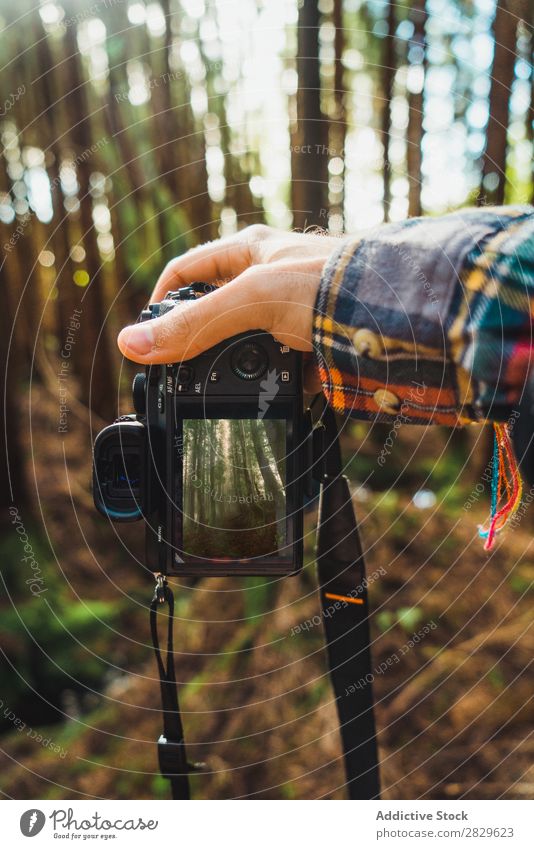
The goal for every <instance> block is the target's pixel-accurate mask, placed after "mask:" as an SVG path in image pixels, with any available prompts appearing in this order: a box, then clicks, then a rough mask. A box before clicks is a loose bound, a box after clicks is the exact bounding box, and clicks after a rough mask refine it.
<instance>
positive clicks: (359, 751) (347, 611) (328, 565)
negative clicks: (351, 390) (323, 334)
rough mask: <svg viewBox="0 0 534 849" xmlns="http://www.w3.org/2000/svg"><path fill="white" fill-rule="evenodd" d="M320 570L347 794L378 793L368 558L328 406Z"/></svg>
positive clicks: (355, 796)
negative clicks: (366, 569)
mask: <svg viewBox="0 0 534 849" xmlns="http://www.w3.org/2000/svg"><path fill="white" fill-rule="evenodd" d="M322 425H323V427H324V437H323V446H324V450H323V452H322V456H323V458H324V459H323V471H324V474H323V477H322V481H321V493H320V501H319V519H318V524H317V571H318V577H319V590H320V597H321V604H322V613H323V622H324V630H325V637H326V647H327V653H328V667H329V671H330V680H331V681H332V686H333V689H334V694H335V698H336V707H337V712H338V717H339V726H340V732H341V741H342V746H343V756H344V761H345V771H346V776H347V790H348V796H349V799H377V798H380V778H379V770H378V754H377V745H376V733H375V720H374V710H373V689H372V680H373V675H372V671H371V670H372V666H371V649H370V637H369V619H368V616H369V609H368V601H367V580H366V575H365V561H364V557H363V552H362V546H361V542H360V535H359V532H358V525H357V521H356V516H355V513H354V508H353V505H352V498H351V494H350V490H349V486H348V481H347V478H346V477H345V476H344V475H343V474H342V464H341V452H340V447H339V440H338V432H337V425H336V420H335V416H334V413H333V412H332V410H331V409H330V408H329V407H325V409H324V410H323V414H322Z"/></svg>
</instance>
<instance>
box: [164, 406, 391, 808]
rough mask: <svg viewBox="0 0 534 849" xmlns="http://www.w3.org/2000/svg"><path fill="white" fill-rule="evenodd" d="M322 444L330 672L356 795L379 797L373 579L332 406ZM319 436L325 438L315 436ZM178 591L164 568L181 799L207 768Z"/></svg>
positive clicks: (170, 763) (175, 774)
mask: <svg viewBox="0 0 534 849" xmlns="http://www.w3.org/2000/svg"><path fill="white" fill-rule="evenodd" d="M316 430H317V432H318V435H320V436H322V444H321V445H318V444H317V446H316V447H317V450H318V452H319V455H320V459H319V461H318V462H317V463H316V474H317V473H319V474H318V476H320V479H321V491H320V498H319V516H318V523H317V569H318V577H319V589H320V597H321V605H322V613H323V620H324V630H325V637H326V647H327V655H328V666H329V672H330V679H331V681H332V686H333V689H334V694H335V699H336V707H337V713H338V717H339V725H340V732H341V742H342V747H343V757H344V763H345V771H346V776H347V790H348V796H349V798H350V799H377V798H379V797H380V780H379V771H378V756H377V746H376V735H375V721H374V711H373V691H372V680H373V675H372V667H371V651H370V645H369V621H368V604H367V581H366V577H365V561H364V557H363V552H362V547H361V543H360V536H359V533H358V526H357V522H356V517H355V514H354V508H353V505H352V498H351V495H350V490H349V486H348V481H347V478H346V477H345V476H344V475H343V474H342V462H341V451H340V447H339V440H338V431H337V425H336V420H335V416H334V413H333V412H332V410H331V409H330V408H329V407H327V406H325V408H324V410H323V413H322V417H321V425H320V427H319V428H317V429H316ZM315 441H316V443H318V440H315ZM165 604H166V605H167V607H168V616H167V620H168V621H167V650H166V665H165V664H164V662H163V658H162V653H161V649H160V645H159V638H158V628H157V614H158V611H159V610H160V609H161V608H162V607H163V606H164V605H165ZM173 619H174V596H173V593H172V590H171V588H170V587H169V585H168V583H167V580H166V578H165V576H164V575H162V574H157V575H156V588H155V591H154V596H153V598H152V602H151V604H150V630H151V635H152V643H153V646H154V651H155V654H156V661H157V665H158V672H159V679H160V688H161V700H162V712H163V734H162V735H161V736H160V738H159V740H158V758H159V766H160V771H161V774H162V775H163V776H164V777H165V778H167V779H168V780H169V781H170V783H171V790H172V796H173V799H189V798H190V793H189V778H188V776H189V774H190V773H192V772H198V771H201V770H203V769H204V768H205V766H204V764H191V763H189V762H188V760H187V754H186V747H185V742H184V732H183V727H182V721H181V717H180V706H179V702H178V691H177V683H176V674H175V668H174V645H173Z"/></svg>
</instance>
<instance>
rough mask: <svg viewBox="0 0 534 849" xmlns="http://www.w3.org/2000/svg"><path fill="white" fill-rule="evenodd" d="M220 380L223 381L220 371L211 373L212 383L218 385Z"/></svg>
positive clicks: (210, 379)
mask: <svg viewBox="0 0 534 849" xmlns="http://www.w3.org/2000/svg"><path fill="white" fill-rule="evenodd" d="M220 379H221V373H220V371H211V372H210V377H209V382H210V383H218V382H219V380H220Z"/></svg>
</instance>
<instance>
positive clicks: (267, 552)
mask: <svg viewBox="0 0 534 849" xmlns="http://www.w3.org/2000/svg"><path fill="white" fill-rule="evenodd" d="M286 427H287V423H286V420H285V419H273V418H269V419H238V418H232V419H184V420H183V461H182V497H183V502H182V515H183V526H182V543H183V551H184V553H185V554H186V555H189V556H192V557H199V558H206V559H212V560H224V559H231V560H242V559H249V558H255V557H262V558H265V557H273V558H276V559H277V560H280V559H281V558H286V557H288V551H287V543H288V540H287V521H286Z"/></svg>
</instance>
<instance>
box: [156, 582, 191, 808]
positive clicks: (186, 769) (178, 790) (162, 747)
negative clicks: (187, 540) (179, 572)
mask: <svg viewBox="0 0 534 849" xmlns="http://www.w3.org/2000/svg"><path fill="white" fill-rule="evenodd" d="M165 604H166V605H167V607H168V615H167V650H166V661H167V665H166V666H165V664H164V663H163V658H162V655H161V649H160V645H159V637H158V623H157V615H158V611H159V610H160V609H161V608H162V606H163V605H165ZM173 624H174V594H173V592H172V590H171V588H170V587H169V585H168V583H167V581H166V579H165V576H164V575H161V574H158V575H156V587H155V589H154V595H153V597H152V601H151V603H150V634H151V636H152V645H153V646H154V652H155V655H156V662H157V665H158V673H159V683H160V689H161V706H162V713H163V734H162V735H161V736H160V738H159V740H158V760H159V768H160V772H161V774H162V776H163V777H164V778H167V779H168V780H169V781H170V784H171V790H172V798H173V799H189V798H190V794H189V778H188V776H189V773H191V772H199V771H201V770H202V769H204V764H191V763H189V762H188V760H187V754H186V749H185V741H184V731H183V727H182V718H181V716H180V705H179V702H178V685H177V683H176V673H175V669H174V644H173Z"/></svg>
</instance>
